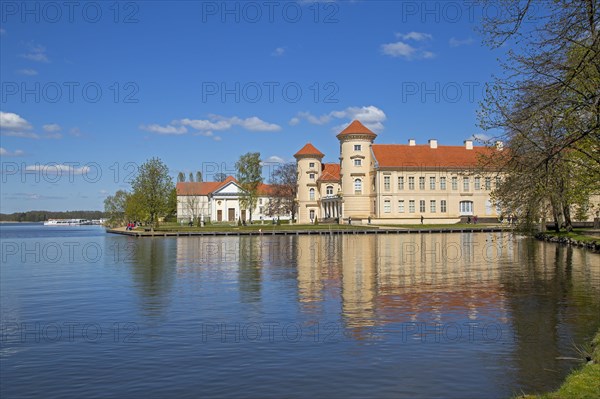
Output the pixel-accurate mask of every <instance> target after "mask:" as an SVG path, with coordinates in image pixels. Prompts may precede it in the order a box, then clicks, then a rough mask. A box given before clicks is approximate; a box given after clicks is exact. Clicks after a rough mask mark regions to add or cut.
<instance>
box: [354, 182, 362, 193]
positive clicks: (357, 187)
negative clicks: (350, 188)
mask: <svg viewBox="0 0 600 399" xmlns="http://www.w3.org/2000/svg"><path fill="white" fill-rule="evenodd" d="M354 194H362V181H361V180H360V179H356V180H354Z"/></svg>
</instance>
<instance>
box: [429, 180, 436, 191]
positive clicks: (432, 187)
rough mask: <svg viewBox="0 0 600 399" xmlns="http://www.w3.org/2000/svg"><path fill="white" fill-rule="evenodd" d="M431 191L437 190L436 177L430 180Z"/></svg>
mask: <svg viewBox="0 0 600 399" xmlns="http://www.w3.org/2000/svg"><path fill="white" fill-rule="evenodd" d="M429 189H430V190H435V177H430V178H429Z"/></svg>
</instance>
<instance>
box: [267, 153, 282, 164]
mask: <svg viewBox="0 0 600 399" xmlns="http://www.w3.org/2000/svg"><path fill="white" fill-rule="evenodd" d="M263 163H285V160H284V159H283V158H282V157H279V156H277V155H271V156H270V157H269V158H267V159H265V160H264V161H263Z"/></svg>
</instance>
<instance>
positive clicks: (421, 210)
mask: <svg viewBox="0 0 600 399" xmlns="http://www.w3.org/2000/svg"><path fill="white" fill-rule="evenodd" d="M419 212H421V213H425V200H420V201H419Z"/></svg>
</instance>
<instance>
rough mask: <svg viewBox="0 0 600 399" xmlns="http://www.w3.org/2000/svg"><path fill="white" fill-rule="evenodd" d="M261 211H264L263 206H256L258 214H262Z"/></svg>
mask: <svg viewBox="0 0 600 399" xmlns="http://www.w3.org/2000/svg"><path fill="white" fill-rule="evenodd" d="M263 211H264V208H263V207H262V206H259V207H258V213H259V214H260V215H262V214H263Z"/></svg>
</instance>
